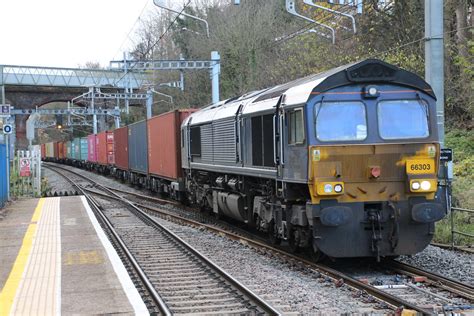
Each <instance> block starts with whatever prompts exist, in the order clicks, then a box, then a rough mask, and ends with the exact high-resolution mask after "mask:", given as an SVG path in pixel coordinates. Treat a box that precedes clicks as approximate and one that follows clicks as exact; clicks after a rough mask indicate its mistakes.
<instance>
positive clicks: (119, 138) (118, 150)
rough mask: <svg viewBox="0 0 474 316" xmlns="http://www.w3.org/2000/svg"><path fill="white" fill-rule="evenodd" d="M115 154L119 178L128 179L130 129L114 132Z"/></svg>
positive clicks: (115, 171)
mask: <svg viewBox="0 0 474 316" xmlns="http://www.w3.org/2000/svg"><path fill="white" fill-rule="evenodd" d="M114 154H115V169H114V174H115V176H116V177H117V178H119V179H122V180H126V179H128V127H127V126H124V127H121V128H117V129H115V130H114Z"/></svg>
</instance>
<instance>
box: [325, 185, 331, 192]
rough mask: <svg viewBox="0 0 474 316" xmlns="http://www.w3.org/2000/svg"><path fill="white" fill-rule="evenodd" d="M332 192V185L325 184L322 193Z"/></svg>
mask: <svg viewBox="0 0 474 316" xmlns="http://www.w3.org/2000/svg"><path fill="white" fill-rule="evenodd" d="M331 192H332V184H329V183H328V184H325V185H324V193H331Z"/></svg>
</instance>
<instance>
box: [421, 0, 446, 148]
mask: <svg viewBox="0 0 474 316" xmlns="http://www.w3.org/2000/svg"><path fill="white" fill-rule="evenodd" d="M425 40H426V43H425V80H426V81H427V82H428V83H429V84H430V85H431V87H432V88H433V91H434V93H435V95H436V99H437V101H436V113H437V121H438V133H439V141H440V143H441V148H443V147H444V50H443V49H444V47H443V45H444V43H443V0H425Z"/></svg>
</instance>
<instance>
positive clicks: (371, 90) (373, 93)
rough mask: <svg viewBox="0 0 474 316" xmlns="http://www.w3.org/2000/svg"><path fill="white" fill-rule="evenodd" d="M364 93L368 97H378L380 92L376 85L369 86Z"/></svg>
mask: <svg viewBox="0 0 474 316" xmlns="http://www.w3.org/2000/svg"><path fill="white" fill-rule="evenodd" d="M364 95H365V97H366V98H376V97H378V96H379V95H380V93H379V90H378V89H377V87H376V86H367V87H365V88H364Z"/></svg>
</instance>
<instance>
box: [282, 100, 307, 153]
mask: <svg viewBox="0 0 474 316" xmlns="http://www.w3.org/2000/svg"><path fill="white" fill-rule="evenodd" d="M286 117H287V126H288V144H290V145H297V144H304V140H305V139H304V114H303V109H301V108H300V109H295V110H291V111H289V112H288V113H287V115H286Z"/></svg>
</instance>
